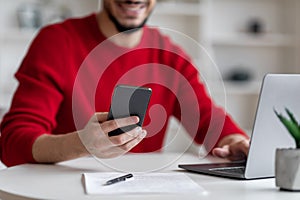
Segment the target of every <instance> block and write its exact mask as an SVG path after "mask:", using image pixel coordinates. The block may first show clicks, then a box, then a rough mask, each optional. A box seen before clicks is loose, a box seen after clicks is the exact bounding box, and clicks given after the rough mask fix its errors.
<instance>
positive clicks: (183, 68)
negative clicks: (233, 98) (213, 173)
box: [173, 47, 248, 152]
mask: <svg viewBox="0 0 300 200" xmlns="http://www.w3.org/2000/svg"><path fill="white" fill-rule="evenodd" d="M175 48H177V50H176V52H177V55H180V56H176V59H173V63H174V65H175V66H180V67H177V69H178V70H179V71H180V73H181V74H183V75H184V76H185V78H186V79H187V80H188V83H189V84H181V86H180V88H179V94H178V96H180V97H181V98H180V99H182V102H180V105H176V106H175V111H174V115H175V116H176V117H177V118H178V119H179V120H180V121H181V122H182V123H183V125H184V127H185V128H186V129H187V131H188V132H189V134H190V135H191V137H192V138H193V139H194V141H195V142H197V143H199V144H203V145H204V146H205V147H206V150H207V151H209V152H210V151H211V150H212V149H213V148H214V147H215V146H216V145H217V144H218V142H219V141H220V140H221V139H223V138H224V137H225V136H228V135H230V134H233V133H236V134H241V135H243V136H245V137H248V136H247V134H246V133H245V132H244V131H243V130H242V129H241V128H240V127H239V126H238V125H237V123H235V122H234V120H233V119H232V117H231V116H230V115H229V114H228V113H226V112H225V110H224V108H222V107H220V106H218V105H217V104H216V103H215V102H214V101H213V99H212V98H211V97H210V96H209V95H208V93H207V89H209V88H207V87H206V85H205V83H204V82H202V80H200V74H199V73H201V71H200V72H199V70H197V69H196V67H195V66H194V65H193V63H192V61H191V59H190V58H189V56H187V55H186V54H185V53H184V51H183V50H181V48H179V47H175ZM189 87H191V88H192V89H190V88H189ZM193 96H194V97H193ZM182 106H184V108H183V109H184V110H185V113H188V115H187V116H188V117H186V119H182V110H181V109H182V108H181V107H182ZM196 119H199V122H198V123H197V121H196ZM195 124H196V125H198V129H197V130H196V131H195V128H194V127H195Z"/></svg>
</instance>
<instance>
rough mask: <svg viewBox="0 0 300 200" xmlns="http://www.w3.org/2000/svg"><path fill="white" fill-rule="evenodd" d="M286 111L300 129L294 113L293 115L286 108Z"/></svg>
mask: <svg viewBox="0 0 300 200" xmlns="http://www.w3.org/2000/svg"><path fill="white" fill-rule="evenodd" d="M285 111H286V113H287V114H288V116H289V118H290V119H291V120H292V122H293V123H294V124H297V126H298V128H299V124H298V122H297V120H296V119H295V117H294V115H293V113H292V112H291V111H290V110H289V109H288V108H285Z"/></svg>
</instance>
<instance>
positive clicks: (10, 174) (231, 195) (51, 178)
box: [0, 153, 300, 200]
mask: <svg viewBox="0 0 300 200" xmlns="http://www.w3.org/2000/svg"><path fill="white" fill-rule="evenodd" d="M211 161H220V160H218V159H217V160H214V158H207V159H205V160H199V158H197V156H195V155H192V154H184V155H183V156H179V155H178V154H174V153H164V154H143V155H126V156H123V157H121V158H119V159H114V160H111V161H109V163H108V162H106V163H104V164H103V163H100V162H99V161H97V160H95V159H94V158H81V159H76V160H72V161H68V162H62V163H59V164H56V165H39V164H25V165H20V166H16V167H11V168H7V169H4V170H1V171H0V177H1V178H0V199H5V200H6V199H14V200H18V199H72V200H76V199H99V196H98V195H94V196H92V195H86V194H85V192H84V187H83V182H82V173H84V172H109V171H113V170H112V169H111V167H112V166H113V167H115V166H118V168H119V169H118V170H125V171H126V170H127V168H131V169H132V168H134V171H151V169H158V171H160V172H174V171H178V173H186V174H187V175H188V176H189V177H191V178H192V179H193V180H194V181H195V182H196V183H197V184H199V185H200V186H202V187H203V188H204V189H205V191H206V192H205V193H199V194H190V195H189V196H188V197H187V196H186V194H185V196H184V197H183V196H180V195H178V194H176V195H175V194H174V195H171V194H168V195H166V194H164V195H158V194H153V195H152V194H147V195H144V196H141V195H122V196H115V195H105V196H102V197H100V198H101V199H130V200H131V199H141V198H142V199H151V200H153V199H172V200H173V199H182V198H187V199H220V198H221V199H222V200H226V199H228V200H229V199H230V200H233V199H239V200H241V199H251V200H252V199H256V198H259V199H265V200H268V199H272V200H276V199H280V200H282V199H289V200H293V199H295V200H296V199H297V200H298V199H299V196H300V193H293V192H284V191H280V190H279V189H278V188H276V187H275V180H274V179H273V178H271V179H260V180H247V181H238V180H231V179H225V178H219V177H213V176H206V175H200V174H194V173H189V172H185V171H183V170H180V169H178V167H177V166H178V164H179V163H180V164H182V163H200V162H202V163H204V162H211ZM128 163H129V164H128ZM158 166H160V167H158ZM159 168H160V169H159Z"/></svg>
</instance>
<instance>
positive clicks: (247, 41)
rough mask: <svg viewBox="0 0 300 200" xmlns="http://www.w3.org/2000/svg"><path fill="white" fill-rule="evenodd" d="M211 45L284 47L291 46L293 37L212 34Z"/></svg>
mask: <svg viewBox="0 0 300 200" xmlns="http://www.w3.org/2000/svg"><path fill="white" fill-rule="evenodd" d="M211 41H212V44H213V45H215V46H217V45H219V46H247V47H285V46H293V45H294V44H293V42H292V41H293V36H290V35H284V34H258V35H254V34H247V33H237V34H222V35H218V34H214V35H213V36H212V38H211Z"/></svg>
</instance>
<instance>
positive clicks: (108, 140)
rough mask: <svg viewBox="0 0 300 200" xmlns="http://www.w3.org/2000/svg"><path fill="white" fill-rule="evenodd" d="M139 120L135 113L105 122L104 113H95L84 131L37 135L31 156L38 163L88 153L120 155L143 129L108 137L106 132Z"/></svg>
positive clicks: (137, 141)
mask: <svg viewBox="0 0 300 200" xmlns="http://www.w3.org/2000/svg"><path fill="white" fill-rule="evenodd" d="M138 121H139V118H138V117H136V116H132V117H127V118H122V119H116V120H110V121H107V113H96V114H95V115H94V116H93V117H91V119H90V120H89V122H88V123H87V125H86V126H85V128H84V129H83V130H80V131H76V132H72V133H67V134H62V135H50V134H44V135H41V136H40V137H38V138H37V139H36V141H35V142H34V144H33V146H32V155H33V158H34V159H35V161H36V162H38V163H56V162H61V161H65V160H70V159H75V158H79V157H82V156H86V155H89V153H93V155H95V156H97V157H99V158H112V157H116V156H119V155H122V154H124V153H126V152H128V151H129V150H130V149H132V148H133V147H134V146H136V145H137V144H138V143H139V142H140V141H141V140H142V139H143V138H144V137H145V136H146V131H145V130H142V128H139V127H137V128H135V129H133V130H131V131H129V132H126V133H124V134H121V135H118V136H113V137H108V132H110V131H112V130H115V129H117V128H120V127H124V126H128V125H132V124H136V123H138ZM83 144H84V145H83ZM87 149H89V151H88V150H87Z"/></svg>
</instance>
